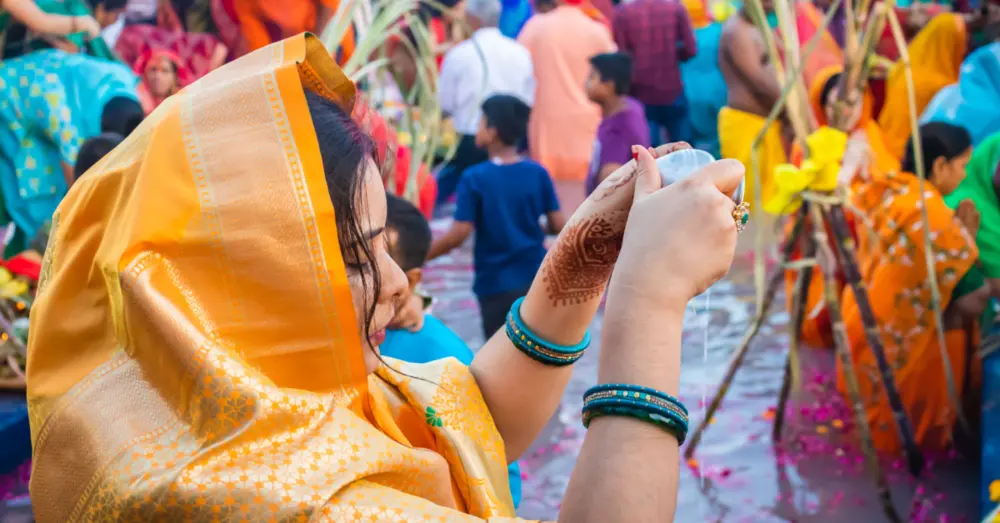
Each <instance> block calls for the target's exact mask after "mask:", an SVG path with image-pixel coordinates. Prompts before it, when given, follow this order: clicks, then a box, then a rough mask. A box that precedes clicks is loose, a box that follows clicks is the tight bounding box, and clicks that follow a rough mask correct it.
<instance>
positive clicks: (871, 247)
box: [837, 172, 979, 453]
mask: <svg viewBox="0 0 1000 523" xmlns="http://www.w3.org/2000/svg"><path fill="white" fill-rule="evenodd" d="M924 188H925V194H926V201H927V214H928V221H929V224H930V233H931V234H930V236H931V238H932V242H933V250H934V252H935V253H936V257H937V259H936V260H935V264H934V267H935V274H936V276H937V282H938V286H939V290H940V293H941V300H942V303H941V309H942V310H944V309H946V308H947V307H948V304H949V303H950V302H951V299H952V293H953V291H954V290H955V287H956V284H958V282H959V280H961V279H962V277H963V276H965V274H966V273H967V272H968V271H969V269H970V268H971V267H972V266H973V264H974V263H975V261H976V258H977V257H978V255H979V251H978V249H977V248H976V244H975V242H974V241H973V239H972V238H971V237H970V236H969V234H968V233H967V232H966V231H965V228H964V227H962V226H961V225H960V224H959V222H958V220H956V219H955V215H954V212H953V211H952V210H951V209H949V208H948V206H947V205H946V204H945V202H944V199H943V198H942V197H941V194H940V193H939V192H938V190H937V188H935V187H934V186H933V185H932V184H931V183H929V182H927V183H925V184H924ZM920 200H921V199H920V188H919V180H918V179H917V177H916V176H915V175H913V174H911V173H906V172H894V173H889V174H878V173H873V175H872V179H871V180H869V181H866V182H863V183H856V184H855V185H854V191H853V195H852V201H853V204H854V206H855V207H857V208H858V210H860V211H861V212H862V213H864V214H865V215H866V216H867V217H868V218H869V219H870V220H871V226H872V228H871V230H869V229H868V227H858V236H859V240H858V242H857V247H858V265H859V269H860V271H861V277H862V280H863V281H864V284H865V286H866V287H867V288H868V297H869V299H870V300H871V306H872V311H873V313H874V315H875V321H876V322H877V323H878V326H879V330H880V332H881V339H882V344H883V345H884V346H885V351H886V356H887V357H888V360H889V364H890V365H891V367H892V369H893V371H894V373H893V374H894V377H895V380H896V387H897V389H898V390H899V395H900V398H901V399H902V400H903V405H904V408H905V410H906V413H907V415H908V416H909V418H910V421H911V422H912V424H913V428H914V431H915V436H916V439H917V444H919V445H920V446H921V447H923V448H926V449H931V450H944V449H945V448H946V447H947V445H948V444H949V442H950V440H951V430H952V427H953V425H954V424H955V420H956V419H957V416H958V413H957V412H955V410H954V408H952V403H951V401H950V400H949V396H948V391H947V390H948V389H947V386H946V384H945V374H944V363H943V361H942V359H941V357H942V351H941V347H940V345H939V343H938V335H937V323H936V322H937V320H936V318H935V316H934V311H933V309H932V305H931V300H932V296H931V289H930V284H929V283H928V281H927V262H926V258H925V256H924V253H925V250H924V249H925V245H926V243H925V242H924V230H923V221H922V217H921V205H922V204H921V201H920ZM873 234H874V237H872V235H873ZM841 310H842V312H843V320H844V326H845V327H846V329H847V336H848V339H849V341H850V347H851V359H852V360H853V362H854V368H855V371H856V372H857V376H858V382H859V385H860V389H861V396H862V398H864V401H865V410H866V413H867V417H868V423H869V424H870V425H871V429H872V438H873V440H874V443H875V447H876V448H877V449H878V450H879V451H882V452H886V453H898V452H899V451H900V450H901V443H900V441H899V435H898V432H897V429H896V422H895V421H894V417H893V414H892V410H891V409H890V407H889V402H888V400H887V399H886V395H885V392H884V388H883V386H882V380H881V375H880V374H879V372H878V367H877V365H876V362H875V357H874V355H873V354H872V351H871V348H870V347H869V345H868V343H867V341H866V337H865V328H864V324H863V322H862V318H861V313H860V311H859V309H858V305H857V302H856V301H855V299H854V293H853V292H852V291H851V290H850V289H847V290H845V291H844V293H843V298H842V308H841ZM975 342H976V341H975V340H969V339H968V337H967V336H966V331H964V330H949V331H946V336H945V344H946V347H945V348H946V352H947V354H948V358H949V360H950V363H951V369H952V372H953V375H954V377H955V382H956V383H958V384H962V383H966V380H967V377H966V371H967V370H968V369H971V370H973V371H974V370H975V367H977V366H976V365H969V362H968V361H967V360H968V349H969V344H970V343H975ZM970 382H971V383H974V382H975V380H974V379H973V380H970ZM837 387H838V388H839V389H840V391H841V393H842V394H844V396H845V398H846V397H848V396H847V388H846V382H845V380H844V369H843V366H842V365H841V363H840V362H839V361H838V362H837Z"/></svg>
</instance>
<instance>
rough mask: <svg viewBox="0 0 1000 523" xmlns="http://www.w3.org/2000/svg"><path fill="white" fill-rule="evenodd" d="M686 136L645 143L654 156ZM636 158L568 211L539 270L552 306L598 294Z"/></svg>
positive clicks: (615, 248) (613, 254)
mask: <svg viewBox="0 0 1000 523" xmlns="http://www.w3.org/2000/svg"><path fill="white" fill-rule="evenodd" d="M690 148H691V146H690V145H688V144H687V143H685V142H675V143H668V144H665V145H661V146H659V147H657V148H655V149H653V148H650V153H651V154H652V155H653V158H654V159H655V158H659V157H661V156H664V155H666V154H670V153H672V152H674V151H678V150H681V149H690ZM637 173H638V170H637V169H636V162H635V160H632V161H629V162H628V163H626V164H625V165H622V166H621V167H619V168H618V170H616V171H615V172H613V173H611V175H610V176H608V178H607V179H606V180H604V181H603V182H602V183H601V185H599V186H598V187H597V189H595V190H594V192H593V193H592V194H591V195H590V196H589V197H588V198H587V199H586V200H585V201H584V202H583V203H582V204H581V205H580V207H579V208H578V209H577V210H576V212H574V213H573V215H572V216H571V217H570V219H569V221H567V223H566V227H565V228H564V229H563V232H562V234H560V235H559V238H558V239H557V240H556V243H555V245H553V247H552V249H551V252H550V254H549V256H548V257H547V258H546V260H545V263H543V264H542V268H541V272H542V275H543V276H544V283H545V291H546V296H547V298H548V300H549V302H550V303H551V305H552V306H553V307H558V306H560V305H569V304H574V303H581V302H584V301H587V300H590V299H593V298H596V297H599V296H600V295H601V294H602V293H603V292H604V288H605V286H606V285H607V283H608V279H609V278H610V277H611V271H612V269H614V266H615V262H616V261H617V260H618V253H619V252H620V250H621V245H622V238H623V237H624V235H625V224H626V222H627V221H628V214H629V210H630V209H631V207H632V201H633V196H634V194H635V180H636V174H637Z"/></svg>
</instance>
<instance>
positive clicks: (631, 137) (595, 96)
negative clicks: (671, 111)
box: [585, 53, 650, 195]
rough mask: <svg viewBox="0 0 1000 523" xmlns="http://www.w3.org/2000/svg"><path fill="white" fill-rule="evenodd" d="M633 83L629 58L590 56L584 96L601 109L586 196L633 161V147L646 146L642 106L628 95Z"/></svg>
mask: <svg viewBox="0 0 1000 523" xmlns="http://www.w3.org/2000/svg"><path fill="white" fill-rule="evenodd" d="M631 83H632V57H630V56H629V55H627V54H625V53H606V54H599V55H596V56H593V57H591V59H590V76H589V77H588V78H587V85H586V90H587V97H588V98H590V101H592V102H594V103H596V104H597V105H599V106H601V124H600V125H599V126H598V127H597V140H596V142H595V143H594V155H593V157H592V158H591V160H590V171H589V172H588V173H587V181H586V184H585V185H586V189H587V194H588V195H589V194H590V193H592V192H594V189H596V188H597V186H598V185H600V184H601V182H602V181H604V179H605V178H607V177H608V176H609V175H610V174H611V173H613V172H615V169H617V168H619V167H621V166H622V165H624V164H625V163H627V162H628V161H629V160H631V159H632V146H633V145H642V146H643V147H649V145H650V144H649V139H650V134H649V127H648V126H647V124H646V113H645V112H644V110H643V108H642V104H640V103H639V102H638V101H636V100H635V99H634V98H632V97H630V96H628V91H629V87H630V85H631Z"/></svg>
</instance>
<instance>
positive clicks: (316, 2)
mask: <svg viewBox="0 0 1000 523" xmlns="http://www.w3.org/2000/svg"><path fill="white" fill-rule="evenodd" d="M339 5H340V0H233V8H234V11H235V12H236V16H237V18H238V20H239V25H240V29H241V30H242V31H243V37H244V39H245V40H246V43H247V47H248V48H249V49H250V50H251V51H253V50H255V49H260V48H261V47H264V46H265V45H268V44H270V43H271V42H277V41H278V40H281V39H283V38H288V37H291V36H295V35H298V34H300V33H303V32H316V33H317V34H318V33H319V31H322V30H323V28H322V27H317V26H316V24H317V19H318V17H319V16H320V11H322V10H326V11H327V12H329V13H330V14H331V16H332V14H333V13H335V12H337V7H338V6H339ZM355 38H356V37H355V33H354V29H353V28H348V30H347V32H346V33H345V34H344V38H343V40H342V41H341V43H340V46H338V49H337V54H338V60H339V61H340V63H345V62H346V61H347V60H348V59H349V58H350V57H351V54H352V53H353V52H354V46H355V44H356V42H355Z"/></svg>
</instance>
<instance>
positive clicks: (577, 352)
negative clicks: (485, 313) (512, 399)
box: [506, 298, 590, 367]
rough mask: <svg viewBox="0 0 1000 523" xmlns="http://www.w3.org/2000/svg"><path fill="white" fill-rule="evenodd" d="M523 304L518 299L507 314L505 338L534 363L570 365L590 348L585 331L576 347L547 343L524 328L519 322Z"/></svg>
mask: <svg viewBox="0 0 1000 523" xmlns="http://www.w3.org/2000/svg"><path fill="white" fill-rule="evenodd" d="M523 302H524V298H518V300H517V301H515V302H514V305H512V306H511V307H510V312H509V313H508V314H507V324H506V330H507V337H508V338H510V341H511V342H512V343H513V344H514V346H515V347H517V348H518V350H520V351H521V352H523V353H524V354H526V355H527V356H528V357H530V358H531V359H533V360H535V361H538V362H541V363H544V364H546V365H554V366H557V367H562V366H564V365H570V364H572V363H573V362H575V361H576V360H578V359H580V357H581V356H583V352H584V351H585V350H587V347H589V346H590V331H587V333H586V334H585V335H584V336H583V341H581V342H580V343H577V344H576V345H556V344H555V343H549V342H547V341H545V340H543V339H541V338H539V337H538V336H536V335H535V333H533V332H531V331H530V330H528V328H527V327H525V326H524V321H522V320H521V303H523Z"/></svg>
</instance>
